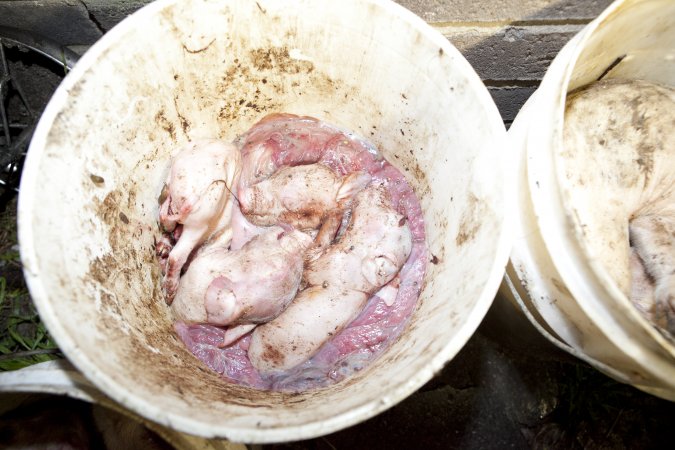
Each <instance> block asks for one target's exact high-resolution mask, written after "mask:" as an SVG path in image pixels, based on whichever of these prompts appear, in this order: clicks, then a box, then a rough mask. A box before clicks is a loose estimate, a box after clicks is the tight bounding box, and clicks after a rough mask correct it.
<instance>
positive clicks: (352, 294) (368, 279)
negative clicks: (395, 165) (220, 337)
mask: <svg viewBox="0 0 675 450" xmlns="http://www.w3.org/2000/svg"><path fill="white" fill-rule="evenodd" d="M411 248H412V237H411V233H410V229H409V228H408V225H407V223H406V220H405V218H404V217H403V216H402V215H400V214H399V213H397V212H396V211H395V210H394V209H392V208H391V204H390V199H389V195H388V193H387V191H386V190H385V188H384V187H382V186H379V185H371V186H369V187H367V188H366V189H365V190H363V191H361V192H360V193H359V194H358V195H357V196H356V199H355V201H354V206H353V210H352V215H351V217H350V222H349V225H348V226H347V230H346V231H345V234H344V235H343V236H342V238H341V239H340V241H339V242H337V243H335V244H333V245H331V246H330V247H328V248H327V249H325V250H324V251H323V252H322V253H321V254H320V255H319V256H318V258H317V259H315V260H312V261H309V262H308V263H307V268H306V270H305V274H304V279H305V282H306V283H307V285H308V287H307V288H306V289H304V290H303V291H301V292H300V293H299V294H298V296H297V297H296V299H295V300H294V301H293V303H291V305H290V306H289V307H288V308H287V309H286V310H285V311H284V312H283V313H282V314H281V315H279V317H277V318H276V319H274V320H272V321H271V322H268V323H265V324H263V325H261V326H259V327H258V328H256V329H255V330H254V332H253V336H252V339H251V345H250V347H249V358H250V360H251V363H252V364H253V365H254V367H256V369H258V370H259V371H260V372H261V373H264V374H270V373H274V372H279V371H283V370H288V369H290V368H292V367H295V366H297V365H299V364H301V363H303V362H304V361H306V360H308V359H309V358H311V357H312V355H314V354H315V353H316V352H317V351H318V350H319V349H320V347H321V346H322V345H323V344H324V343H325V342H327V341H328V340H329V339H331V338H332V337H333V336H334V335H335V334H337V333H339V332H340V331H341V330H342V329H343V328H344V327H345V326H347V325H348V324H349V323H350V322H351V321H352V320H353V319H354V318H355V317H356V316H357V315H358V314H359V313H360V312H361V310H362V309H363V307H364V306H365V304H366V302H367V300H368V298H369V297H370V296H371V295H372V294H373V293H375V292H377V291H378V290H379V289H380V288H381V287H382V286H384V285H386V284H387V283H389V282H390V281H391V280H392V279H393V278H394V277H395V276H396V274H397V273H398V272H399V270H400V268H401V267H402V266H403V264H404V263H405V261H406V260H407V258H408V256H409V255H410V252H411Z"/></svg>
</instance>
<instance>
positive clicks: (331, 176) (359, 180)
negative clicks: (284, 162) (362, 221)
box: [238, 164, 371, 230]
mask: <svg viewBox="0 0 675 450" xmlns="http://www.w3.org/2000/svg"><path fill="white" fill-rule="evenodd" d="M370 180H371V178H370V175H368V174H366V173H362V172H355V173H353V174H350V175H347V176H345V177H341V176H339V175H337V174H336V173H335V172H333V171H332V170H331V169H329V168H328V167H326V166H324V165H323V164H307V165H302V166H292V167H290V166H286V167H282V168H280V169H279V170H277V171H276V172H275V173H274V174H273V175H272V176H270V177H269V178H267V179H265V180H263V181H261V182H259V183H257V184H255V185H253V186H249V187H242V188H240V189H239V195H238V198H239V204H240V207H241V211H242V213H244V215H245V216H246V217H247V218H248V220H249V221H251V222H252V223H253V224H255V225H259V226H270V225H275V224H278V223H288V224H290V225H292V226H293V227H295V228H299V229H301V230H310V229H317V228H318V227H319V226H320V225H321V223H322V222H323V220H324V218H325V216H326V215H327V214H328V213H329V212H332V211H336V210H338V211H339V210H343V209H344V208H345V206H346V204H347V203H348V202H349V201H351V199H352V198H353V196H354V195H355V194H356V193H357V192H359V191H360V190H362V189H363V188H364V187H365V186H366V185H367V184H368V183H369V182H370Z"/></svg>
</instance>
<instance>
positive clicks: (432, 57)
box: [19, 0, 510, 442]
mask: <svg viewBox="0 0 675 450" xmlns="http://www.w3.org/2000/svg"><path fill="white" fill-rule="evenodd" d="M273 112H289V113H295V114H300V115H311V116H315V117H317V118H319V119H322V120H325V121H327V122H329V123H333V124H335V125H337V126H339V127H341V128H343V129H347V130H351V131H353V132H354V133H355V134H357V135H361V136H362V137H364V138H367V139H368V140H369V141H370V142H372V143H373V144H374V145H375V146H376V147H377V148H378V149H379V150H380V152H381V153H382V154H383V155H384V156H385V158H387V159H388V160H389V161H390V162H392V163H393V164H394V165H395V166H396V167H397V168H399V169H400V170H402V171H403V172H404V173H406V174H407V175H408V179H409V181H410V183H411V185H412V187H413V188H414V190H415V192H416V194H417V196H418V197H419V198H420V200H421V203H422V209H423V212H424V218H425V221H426V233H427V245H428V249H429V252H430V254H432V255H433V256H434V258H433V263H432V264H429V267H428V270H427V274H426V278H425V282H424V283H423V286H422V289H421V295H420V298H419V301H418V305H417V307H416V310H415V311H414V312H413V315H412V317H411V320H410V322H409V323H408V325H407V327H406V329H405V330H404V332H403V333H402V335H401V336H400V337H399V338H398V339H397V340H396V341H395V342H393V344H392V345H391V347H390V348H389V349H388V350H387V351H386V352H385V353H384V354H383V355H382V356H381V357H379V359H377V360H375V361H374V362H373V363H372V364H371V365H370V366H369V367H368V368H366V369H364V370H362V371H361V372H359V373H357V374H356V375H354V376H352V377H351V378H348V379H346V380H344V381H343V382H340V383H338V384H335V385H333V386H330V387H327V388H321V389H317V390H312V391H307V392H301V393H298V394H289V393H282V392H269V391H259V390H254V389H250V388H246V387H243V386H238V385H234V384H230V383H228V382H225V381H224V380H222V379H221V378H220V377H219V376H218V375H217V374H216V373H214V372H211V371H210V370H208V369H207V368H206V367H205V366H204V365H203V364H202V363H200V362H199V361H198V360H197V359H196V358H195V357H194V356H192V355H191V354H190V353H189V352H188V351H187V350H186V349H185V347H184V346H183V344H182V343H181V342H180V341H179V340H178V338H177V337H176V335H175V334H174V332H173V331H172V321H173V318H172V316H171V313H170V311H169V309H168V307H167V306H166V305H165V303H164V299H163V295H162V292H161V289H160V281H161V280H160V278H161V276H160V270H159V267H158V265H157V262H156V260H155V256H154V249H153V238H154V236H155V235H156V231H157V223H156V218H157V212H158V205H157V195H158V193H159V191H160V189H161V186H162V183H163V181H164V175H165V173H166V170H167V167H168V164H169V161H170V157H171V154H172V152H174V151H175V150H176V149H177V148H179V147H182V146H183V145H184V144H186V143H187V142H188V141H190V140H194V139H197V138H203V137H217V138H221V139H225V140H232V139H234V138H235V137H236V136H237V135H239V134H241V133H242V132H244V131H245V130H246V129H247V128H248V127H250V126H251V125H252V124H253V123H255V122H256V121H257V120H259V119H260V118H261V117H263V116H265V115H267V114H268V113H273ZM504 140H505V130H504V126H503V124H502V121H501V118H500V116H499V113H498V112H497V109H496V107H495V105H494V103H493V101H492V99H491V98H490V96H489V94H488V91H487V89H486V88H485V87H484V85H483V84H482V83H481V82H480V79H479V78H478V76H477V75H476V73H475V72H474V71H473V69H472V68H471V66H470V65H469V64H468V63H467V62H466V60H465V59H464V58H463V57H462V56H461V55H460V54H459V52H458V51H457V50H456V49H455V48H454V47H453V46H452V45H451V44H449V42H448V41H447V39H445V38H444V37H443V36H442V35H441V34H440V33H438V32H436V31H434V30H433V29H431V28H430V27H429V26H428V25H427V24H426V23H424V21H422V20H421V19H420V18H418V17H416V16H415V15H413V14H412V13H410V12H409V11H407V10H405V9H404V8H402V7H400V6H398V5H397V4H395V3H393V2H389V1H380V0H370V1H368V0H364V1H356V0H350V1H342V2H325V1H318V0H317V1H310V0H304V1H300V0H297V1H287V2H276V1H264V0H259V1H257V2H251V1H244V0H241V1H203V0H194V1H177V0H166V1H158V2H156V3H153V4H150V5H148V6H147V7H145V8H143V9H142V10H140V11H139V12H137V13H136V14H134V15H132V16H130V17H129V18H128V19H126V20H124V21H123V22H122V23H120V24H119V25H118V26H117V27H115V28H114V29H112V30H111V31H110V32H109V33H107V34H106V35H105V36H104V37H103V38H102V39H101V40H100V41H99V42H98V43H96V45H94V46H93V47H92V48H91V49H90V51H89V52H87V53H86V54H85V55H84V56H83V57H82V59H81V60H80V61H79V63H78V64H77V66H76V67H75V68H74V69H73V71H72V72H71V73H70V74H69V75H68V77H67V78H66V79H65V80H64V82H63V84H62V85H61V86H60V87H59V89H58V90H57V92H56V93H55V95H54V97H53V98H52V100H51V102H50V104H49V105H48V107H47V109H46V111H45V113H44V115H43V117H42V120H41V121H40V124H39V126H38V128H37V130H36V132H35V136H34V138H33V141H32V144H31V147H30V151H29V154H28V157H27V160H26V167H25V170H24V174H23V180H22V185H21V193H20V198H19V238H20V243H21V254H22V261H23V264H24V271H25V276H26V279H27V282H28V285H29V288H30V291H31V294H32V296H33V299H34V300H35V303H36V305H37V308H38V310H39V313H40V315H41V317H42V319H43V320H44V322H45V324H46V326H47V327H48V328H49V331H50V332H51V333H52V335H53V336H54V338H55V339H56V341H57V342H58V344H59V346H60V348H61V349H62V350H63V352H64V353H65V354H66V355H67V357H68V358H69V359H70V360H71V361H72V362H73V363H74V364H75V365H76V366H77V368H78V369H80V370H81V371H82V373H83V374H84V375H85V376H86V377H87V378H88V379H90V380H91V381H92V382H93V383H94V384H95V385H96V386H97V387H98V388H99V389H101V390H102V391H103V392H104V393H105V394H107V395H109V396H110V397H111V398H113V399H114V400H116V401H117V402H119V403H121V404H122V405H123V406H125V407H127V408H129V409H130V410H132V411H134V412H136V413H138V414H140V415H141V416H143V417H145V418H148V419H150V420H153V421H155V422H157V423H159V424H162V425H165V426H168V427H172V428H175V429H177V430H180V431H183V432H187V433H192V434H195V435H200V436H203V437H223V438H228V439H230V440H234V441H240V442H241V441H244V442H273V441H276V442H278V441H285V440H298V439H305V438H309V437H313V436H318V435H321V434H326V433H330V432H332V431H335V430H338V429H341V428H344V427H347V426H349V425H352V424H355V423H357V422H360V421H363V420H365V419H367V418H369V417H371V416H373V415H375V414H377V413H379V412H381V411H383V410H384V409H386V408H389V407H390V406H392V405H394V404H395V403H397V402H399V401H401V400H402V399H403V398H405V397H406V396H408V395H409V394H411V393H413V392H414V391H415V390H416V389H418V388H419V387H420V386H422V385H423V384H424V383H425V382H426V381H428V380H429V379H430V378H431V377H432V376H433V375H434V374H435V373H436V372H437V371H439V370H440V369H441V368H442V367H443V365H444V364H445V363H446V362H447V361H448V360H450V359H451V358H452V357H453V356H454V355H455V354H456V353H457V352H458V351H459V350H460V348H461V347H462V346H463V345H464V344H465V343H466V341H467V340H468V339H469V337H470V336H471V335H472V334H473V332H474V331H475V329H476V328H477V326H478V324H479V323H480V321H481V319H482V318H483V316H484V315H485V313H486V311H487V309H488V307H489V306H490V304H491V302H492V300H493V298H494V295H495V293H496V291H497V288H498V286H499V283H500V281H501V278H502V275H503V270H504V266H505V264H506V261H507V258H508V251H509V247H510V239H509V238H510V236H509V235H508V233H507V232H506V227H505V215H506V210H507V208H506V201H505V200H506V199H505V195H506V194H505V192H506V189H505V181H504V177H503V173H504V172H503V170H502V165H501V163H500V161H501V158H502V157H503V154H502V152H501V151H500V150H501V146H502V145H503V143H504Z"/></svg>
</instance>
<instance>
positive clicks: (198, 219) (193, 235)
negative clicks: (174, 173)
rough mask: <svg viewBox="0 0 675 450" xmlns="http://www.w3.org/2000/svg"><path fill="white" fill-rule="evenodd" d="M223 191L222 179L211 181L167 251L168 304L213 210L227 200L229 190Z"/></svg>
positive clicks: (166, 283)
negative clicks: (176, 240) (176, 239)
mask: <svg viewBox="0 0 675 450" xmlns="http://www.w3.org/2000/svg"><path fill="white" fill-rule="evenodd" d="M225 191H226V188H225V182H224V181H222V180H219V181H214V182H213V183H211V184H210V185H209V187H208V188H207V189H206V192H205V193H204V195H202V196H201V197H200V199H199V200H198V201H197V203H196V204H195V206H194V208H193V209H192V211H191V213H190V214H189V215H188V216H187V219H186V220H185V222H184V223H183V227H182V228H183V229H182V232H181V235H180V238H179V239H178V242H176V245H175V246H174V247H173V249H172V250H171V253H169V257H168V260H167V264H166V275H165V276H164V291H165V292H166V302H167V304H169V305H170V304H171V303H172V302H173V298H174V296H175V295H176V290H177V289H178V280H179V278H180V273H181V269H182V268H183V265H184V264H185V262H186V261H187V259H188V257H189V256H190V253H192V251H193V250H194V249H195V247H196V246H197V245H199V243H201V242H203V240H204V238H205V235H206V234H207V233H208V231H209V229H210V227H211V218H212V216H213V211H214V210H222V209H223V207H224V203H225V202H227V200H228V198H229V192H228V193H227V194H226V192H225Z"/></svg>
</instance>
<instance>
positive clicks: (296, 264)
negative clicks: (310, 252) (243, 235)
mask: <svg viewBox="0 0 675 450" xmlns="http://www.w3.org/2000/svg"><path fill="white" fill-rule="evenodd" d="M311 244H312V239H311V237H309V236H308V235H307V234H305V233H303V232H301V231H298V230H292V231H284V230H283V229H282V228H281V227H272V228H268V230H267V232H265V233H264V234H261V235H259V236H256V237H255V238H253V239H252V240H251V241H249V242H248V243H246V244H245V245H244V246H243V247H242V248H241V249H239V250H232V251H230V250H228V249H227V247H224V246H221V245H218V246H214V247H209V248H206V249H204V250H203V251H201V252H200V253H199V254H198V255H197V256H196V257H195V258H194V260H193V261H192V262H191V263H190V267H189V268H188V270H187V272H185V274H184V275H183V277H182V278H181V282H180V285H179V287H178V292H177V293H176V298H175V300H174V302H173V304H172V309H173V312H174V315H175V316H176V319H178V320H180V321H183V322H186V323H209V324H212V325H218V326H225V325H244V327H242V328H239V329H238V330H237V331H234V330H233V331H232V332H231V333H230V334H229V335H228V336H229V337H230V338H231V340H229V341H227V342H224V343H223V345H227V344H229V343H230V342H232V341H233V340H236V338H238V337H240V336H241V335H243V334H244V333H245V332H246V331H250V329H252V328H253V327H252V326H251V325H253V326H254V324H257V323H262V322H266V321H269V320H272V319H274V318H275V317H276V316H278V315H279V314H280V313H281V312H282V311H283V310H284V309H285V308H286V306H287V305H288V304H289V303H290V302H291V300H293V298H294V297H295V295H296V293H297V291H298V287H299V285H300V281H301V278H302V270H303V264H304V262H303V258H304V252H305V250H306V249H307V248H308V247H309V246H310V245H311ZM244 330H246V331H244ZM238 333H240V334H238Z"/></svg>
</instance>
